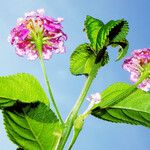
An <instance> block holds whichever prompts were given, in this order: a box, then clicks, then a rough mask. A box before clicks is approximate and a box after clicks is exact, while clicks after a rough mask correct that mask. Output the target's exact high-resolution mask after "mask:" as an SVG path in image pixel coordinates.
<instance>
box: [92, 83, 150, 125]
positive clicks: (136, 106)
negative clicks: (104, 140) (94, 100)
mask: <svg viewBox="0 0 150 150" xmlns="http://www.w3.org/2000/svg"><path fill="white" fill-rule="evenodd" d="M129 88H131V86H130V85H128V84H125V83H116V84H113V85H111V86H110V87H108V88H107V89H106V90H104V92H102V94H101V96H102V102H100V103H99V104H97V105H96V106H95V107H94V109H93V110H92V115H94V116H96V117H98V118H101V119H104V120H107V121H111V122H116V123H129V124H135V125H143V126H146V127H150V93H149V92H144V91H142V90H140V89H136V90H134V91H133V92H132V93H130V94H128V96H124V95H126V93H125V92H126V91H127V90H128V89H129ZM120 96H122V100H121V101H118V103H114V104H113V105H109V106H108V107H107V106H106V107H103V106H104V104H105V103H109V101H111V100H112V99H115V98H116V100H117V98H118V97H120Z"/></svg>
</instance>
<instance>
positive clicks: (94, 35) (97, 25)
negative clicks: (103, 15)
mask: <svg viewBox="0 0 150 150" xmlns="http://www.w3.org/2000/svg"><path fill="white" fill-rule="evenodd" d="M103 25H104V24H103V22H102V21H100V20H98V19H95V18H93V17H91V16H87V17H86V20H85V22H84V26H85V31H86V33H87V37H88V39H89V40H90V42H91V48H92V49H93V50H94V51H96V50H97V39H98V38H99V37H98V34H99V32H100V29H101V28H102V26H103Z"/></svg>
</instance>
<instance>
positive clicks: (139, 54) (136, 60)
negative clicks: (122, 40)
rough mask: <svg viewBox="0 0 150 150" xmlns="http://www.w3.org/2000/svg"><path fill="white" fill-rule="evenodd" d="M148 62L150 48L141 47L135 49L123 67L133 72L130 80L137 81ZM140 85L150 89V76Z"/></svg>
mask: <svg viewBox="0 0 150 150" xmlns="http://www.w3.org/2000/svg"><path fill="white" fill-rule="evenodd" d="M148 63H150V48H145V49H139V50H134V51H133V53H132V56H131V57H129V58H127V59H126V60H125V61H124V64H123V68H124V69H125V70H127V71H129V72H130V73H131V75H130V80H131V81H132V82H137V81H138V79H139V77H140V76H141V74H142V72H143V71H144V67H145V66H146V65H147V64H148ZM138 87H139V88H140V89H142V90H144V91H149V89H150V78H147V79H145V80H144V81H143V82H142V83H141V84H139V86H138Z"/></svg>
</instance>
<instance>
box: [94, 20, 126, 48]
mask: <svg viewBox="0 0 150 150" xmlns="http://www.w3.org/2000/svg"><path fill="white" fill-rule="evenodd" d="M127 34H128V22H127V21H125V20H124V19H121V20H117V21H114V20H111V21H109V22H108V23H107V24H106V25H104V26H103V27H102V28H101V30H100V32H99V34H98V39H97V50H101V49H102V48H103V47H107V46H108V45H109V44H110V43H111V42H119V41H123V40H124V39H125V38H126V35H127Z"/></svg>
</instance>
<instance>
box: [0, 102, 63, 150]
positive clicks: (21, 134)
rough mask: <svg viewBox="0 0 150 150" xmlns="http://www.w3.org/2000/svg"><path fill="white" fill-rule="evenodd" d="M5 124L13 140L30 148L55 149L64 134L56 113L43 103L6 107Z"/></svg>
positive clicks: (33, 149) (22, 146) (4, 111)
mask: <svg viewBox="0 0 150 150" xmlns="http://www.w3.org/2000/svg"><path fill="white" fill-rule="evenodd" d="M3 116H4V124H5V128H6V131H7V134H8V136H9V138H10V140H11V141H13V142H14V143H15V144H17V145H18V147H20V148H23V149H28V150H53V149H56V145H57V143H58V141H59V139H60V137H61V134H62V127H61V126H60V124H59V121H58V119H57V118H56V116H55V115H54V113H53V112H52V111H51V110H50V109H49V108H48V107H47V106H46V105H45V104H43V103H40V102H37V103H34V104H33V103H31V104H23V103H16V105H15V106H13V107H10V108H7V109H4V110H3Z"/></svg>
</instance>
